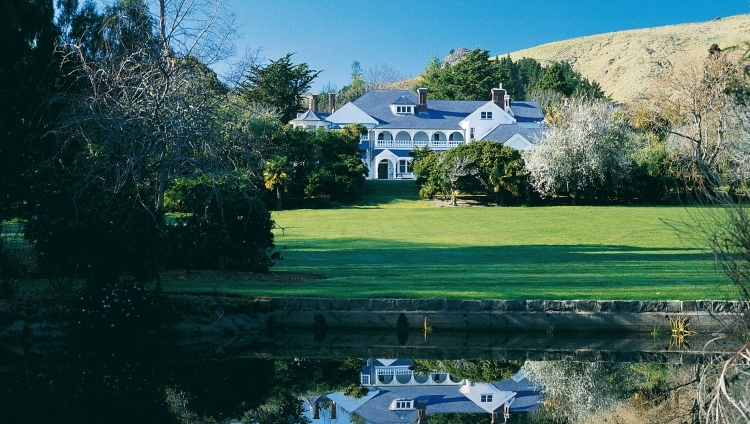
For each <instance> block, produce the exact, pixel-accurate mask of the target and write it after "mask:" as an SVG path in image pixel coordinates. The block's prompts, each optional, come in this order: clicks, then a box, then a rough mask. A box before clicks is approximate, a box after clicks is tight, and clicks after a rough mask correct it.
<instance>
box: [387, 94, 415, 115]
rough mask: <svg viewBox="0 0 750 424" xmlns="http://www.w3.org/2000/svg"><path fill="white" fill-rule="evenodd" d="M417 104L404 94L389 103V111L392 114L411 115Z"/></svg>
mask: <svg viewBox="0 0 750 424" xmlns="http://www.w3.org/2000/svg"><path fill="white" fill-rule="evenodd" d="M416 107H417V104H416V103H414V102H413V101H411V100H409V99H407V98H406V97H404V96H401V97H399V98H398V99H397V100H396V101H395V102H393V103H391V112H393V114H394V115H413V114H414V113H415V112H416Z"/></svg>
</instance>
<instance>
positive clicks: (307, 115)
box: [296, 109, 328, 121]
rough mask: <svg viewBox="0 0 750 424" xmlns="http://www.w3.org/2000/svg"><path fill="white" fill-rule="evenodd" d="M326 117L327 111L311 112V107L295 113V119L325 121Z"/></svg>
mask: <svg viewBox="0 0 750 424" xmlns="http://www.w3.org/2000/svg"><path fill="white" fill-rule="evenodd" d="M327 117H328V114H327V113H325V114H324V113H321V112H313V111H312V110H311V109H308V110H306V111H305V112H302V113H298V114H297V119H296V120H297V121H325V120H326V118H327Z"/></svg>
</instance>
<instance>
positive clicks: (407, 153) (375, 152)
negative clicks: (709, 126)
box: [372, 149, 411, 366]
mask: <svg viewBox="0 0 750 424" xmlns="http://www.w3.org/2000/svg"><path fill="white" fill-rule="evenodd" d="M385 151H388V152H390V153H393V154H394V155H396V157H399V158H410V157H411V150H397V149H375V150H373V151H372V157H376V156H378V155H379V154H381V153H383V152H385ZM379 366H382V365H379ZM393 366H399V365H393ZM400 366H403V365H400Z"/></svg>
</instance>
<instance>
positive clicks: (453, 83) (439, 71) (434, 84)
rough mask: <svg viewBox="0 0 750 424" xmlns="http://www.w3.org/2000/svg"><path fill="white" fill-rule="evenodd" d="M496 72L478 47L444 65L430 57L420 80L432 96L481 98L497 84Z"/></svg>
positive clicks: (463, 98)
mask: <svg viewBox="0 0 750 424" xmlns="http://www.w3.org/2000/svg"><path fill="white" fill-rule="evenodd" d="M497 74H498V70H497V65H496V63H495V62H494V61H490V55H489V52H488V51H487V50H483V49H480V48H477V49H474V50H472V51H471V52H469V54H468V55H467V56H466V57H465V58H463V59H462V60H461V61H459V62H458V63H456V64H454V65H452V66H448V67H445V68H441V67H440V64H439V62H438V61H437V59H435V58H433V59H432V60H431V61H430V62H429V63H428V65H427V67H426V68H425V73H424V75H423V77H422V83H423V85H424V86H425V87H427V88H429V89H430V97H432V98H435V99H450V100H484V99H486V98H487V96H489V93H490V91H491V90H492V88H493V87H497V84H498V83H497V81H498V75H497Z"/></svg>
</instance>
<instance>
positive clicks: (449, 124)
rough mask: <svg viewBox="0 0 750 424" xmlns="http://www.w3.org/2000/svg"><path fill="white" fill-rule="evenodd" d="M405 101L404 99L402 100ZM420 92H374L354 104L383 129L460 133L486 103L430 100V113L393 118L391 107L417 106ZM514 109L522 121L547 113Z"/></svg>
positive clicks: (530, 107)
mask: <svg viewBox="0 0 750 424" xmlns="http://www.w3.org/2000/svg"><path fill="white" fill-rule="evenodd" d="M402 98H403V100H402ZM418 100H419V99H418V96H417V93H414V92H412V91H409V90H371V91H368V92H367V93H365V94H363V95H362V96H361V97H359V98H358V99H356V100H354V101H353V102H352V104H354V105H355V106H357V107H358V108H359V109H361V110H362V111H363V112H364V113H366V114H367V115H369V116H372V117H373V118H375V119H376V120H377V121H378V122H379V123H380V128H384V129H388V128H425V129H437V130H456V131H461V130H462V128H461V126H460V125H459V123H460V122H461V121H462V120H463V119H464V118H466V117H467V116H469V115H470V114H471V113H472V112H474V111H475V110H477V109H478V108H480V107H481V106H482V105H485V104H487V102H488V101H484V100H427V113H420V114H416V115H394V114H393V112H392V111H391V105H392V104H398V103H396V102H399V101H408V102H411V103H409V104H414V105H415V104H417V103H416V102H417V101H418ZM511 109H512V110H513V114H514V117H515V119H516V120H517V121H519V122H538V121H541V120H543V119H544V114H543V113H542V111H541V109H540V108H539V104H538V103H536V102H512V103H511Z"/></svg>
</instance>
